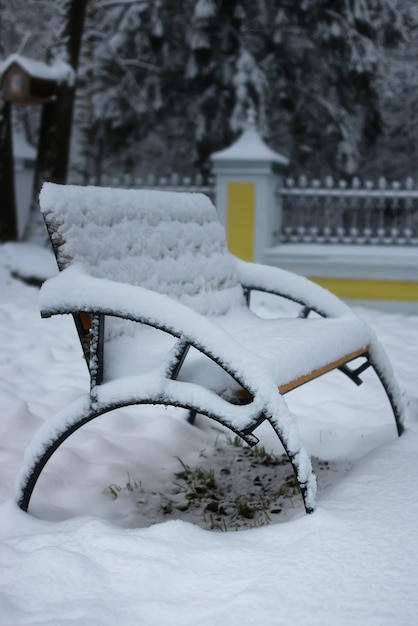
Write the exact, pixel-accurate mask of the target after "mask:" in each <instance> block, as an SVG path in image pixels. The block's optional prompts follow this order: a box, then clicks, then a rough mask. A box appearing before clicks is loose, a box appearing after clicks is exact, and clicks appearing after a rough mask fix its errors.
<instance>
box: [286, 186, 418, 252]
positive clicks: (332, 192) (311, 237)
mask: <svg viewBox="0 0 418 626" xmlns="http://www.w3.org/2000/svg"><path fill="white" fill-rule="evenodd" d="M277 193H278V195H279V197H280V199H281V206H282V228H281V232H280V234H279V241H280V242H286V243H332V244H336V243H338V244H378V245H381V244H391V245H400V246H405V245H407V246H410V245H413V246H416V245H417V244H418V189H416V188H415V187H414V183H413V181H412V179H410V178H409V179H407V180H406V181H405V182H404V183H401V182H399V181H395V182H392V183H390V184H389V183H388V182H387V181H386V180H385V179H384V178H380V179H379V180H378V181H377V183H373V182H372V181H365V182H364V183H361V181H360V180H359V179H358V178H354V179H353V180H352V182H351V185H348V184H347V183H346V182H345V181H340V182H338V183H335V182H334V180H333V179H332V178H331V177H328V178H327V179H325V181H324V183H322V182H321V181H319V180H313V181H311V182H309V181H308V180H307V179H306V178H305V177H301V178H300V179H299V180H298V181H295V180H293V179H287V180H286V181H285V183H284V185H283V186H281V187H280V188H279V189H278V190H277Z"/></svg>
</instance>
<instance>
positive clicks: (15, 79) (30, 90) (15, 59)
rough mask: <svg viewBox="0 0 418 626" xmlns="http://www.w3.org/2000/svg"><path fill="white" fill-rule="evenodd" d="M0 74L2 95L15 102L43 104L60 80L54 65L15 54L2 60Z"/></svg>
mask: <svg viewBox="0 0 418 626" xmlns="http://www.w3.org/2000/svg"><path fill="white" fill-rule="evenodd" d="M1 74H2V81H3V96H4V98H5V100H6V101H8V102H13V103H15V104H44V103H45V102H48V100H51V98H52V97H53V96H54V95H55V93H56V91H57V86H58V84H59V82H61V81H60V80H59V78H60V77H59V76H58V75H57V71H56V68H55V67H54V66H50V65H47V64H46V63H43V62H42V61H36V60H34V59H29V58H27V57H23V56H21V55H17V54H12V55H11V56H9V57H8V58H7V59H6V60H5V61H4V63H3V64H2V65H1Z"/></svg>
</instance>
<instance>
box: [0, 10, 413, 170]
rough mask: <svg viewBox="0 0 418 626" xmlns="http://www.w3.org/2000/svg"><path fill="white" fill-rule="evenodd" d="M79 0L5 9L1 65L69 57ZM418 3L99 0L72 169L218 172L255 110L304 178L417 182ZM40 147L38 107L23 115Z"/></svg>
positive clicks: (87, 49) (86, 37) (81, 75)
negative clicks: (70, 15)
mask: <svg viewBox="0 0 418 626" xmlns="http://www.w3.org/2000/svg"><path fill="white" fill-rule="evenodd" d="M70 2H71V0H56V2H53V3H51V2H50V1H49V0H0V34H1V37H0V60H2V59H4V58H6V57H7V56H8V55H9V54H11V53H14V52H19V53H20V54H23V55H25V56H30V57H33V58H37V59H41V60H51V61H52V60H54V59H56V58H57V55H58V56H59V54H61V53H62V47H60V45H59V42H57V40H56V33H57V32H59V23H58V22H59V20H60V19H62V15H63V14H64V13H65V9H66V6H68V5H69V4H70ZM415 4H416V3H415V2H414V0H402V1H401V0H398V1H395V0H298V1H297V2H295V1H293V0H257V1H255V0H252V1H250V0H180V1H179V0H177V1H176V0H155V1H153V2H151V1H141V0H89V2H88V5H87V15H86V19H85V27H84V33H83V43H82V48H81V57H80V64H79V72H78V78H77V100H76V110H75V117H74V125H73V143H72V155H71V170H72V171H73V172H78V173H79V174H80V175H82V176H84V177H85V178H86V179H87V178H89V179H91V178H93V179H95V180H97V181H98V182H99V181H100V176H101V175H102V174H103V173H120V172H133V173H136V174H138V175H144V174H147V173H154V174H168V173H170V172H171V171H172V170H175V171H177V172H179V173H184V174H190V173H193V172H195V171H200V172H201V173H203V174H205V173H207V172H208V168H209V160H208V157H209V156H210V154H211V153H212V152H214V151H216V150H219V149H221V148H223V147H225V146H227V145H229V144H230V143H231V142H232V141H233V140H234V139H235V138H236V137H237V135H238V134H239V132H240V131H241V130H242V128H243V125H244V124H245V120H246V117H247V113H248V110H249V109H250V108H252V109H254V110H255V111H256V117H257V123H258V126H259V129H260V131H261V133H262V134H263V136H264V138H265V139H266V141H267V142H268V143H269V145H271V146H272V147H273V148H275V149H276V150H278V151H279V152H281V153H283V154H285V155H286V156H288V157H289V158H290V160H291V164H292V172H293V173H295V174H297V173H300V172H304V173H307V174H310V175H315V176H324V175H326V174H329V173H331V174H334V175H336V176H351V175H353V174H359V175H361V176H364V177H365V176H367V177H375V176H378V175H385V176H387V177H388V178H390V179H393V178H405V177H406V176H412V177H415V174H416V172H415V170H416V156H417V150H418V146H417V130H416V127H415V118H416V115H415V111H416V110H417V106H418V90H417V87H418V85H417V83H418V77H417V71H416V62H417V60H418V9H417V7H416V6H415ZM15 108H16V109H19V110H16V111H15V119H16V120H17V121H19V120H20V123H21V124H22V127H24V129H25V132H26V133H27V136H28V139H29V141H30V142H33V143H36V133H37V120H38V118H39V115H38V113H39V111H37V110H36V109H34V108H31V109H28V108H26V109H21V108H18V107H15Z"/></svg>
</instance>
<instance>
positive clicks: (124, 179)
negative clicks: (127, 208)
mask: <svg viewBox="0 0 418 626" xmlns="http://www.w3.org/2000/svg"><path fill="white" fill-rule="evenodd" d="M70 182H71V183H73V184H79V185H80V184H84V182H81V181H80V180H78V179H77V178H76V177H74V176H73V177H72V178H71V181H70ZM88 184H89V185H97V181H96V180H94V179H91V180H89V181H88ZM99 185H100V186H101V187H119V188H126V189H164V190H166V191H195V192H200V193H205V194H206V195H208V196H209V197H210V198H211V199H212V200H213V201H214V195H215V183H214V180H213V178H212V177H211V178H210V179H209V180H208V181H207V182H204V181H203V177H202V176H200V175H199V174H197V175H196V176H181V175H180V174H176V173H174V174H171V175H170V176H154V175H153V174H149V175H148V176H145V177H141V176H134V175H131V174H124V175H120V176H108V175H105V174H103V175H102V176H101V178H100V183H99Z"/></svg>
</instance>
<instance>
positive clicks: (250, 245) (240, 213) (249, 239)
mask: <svg viewBox="0 0 418 626" xmlns="http://www.w3.org/2000/svg"><path fill="white" fill-rule="evenodd" d="M254 228H255V184H254V183H244V182H243V183H239V182H230V183H228V188H227V214H226V238H227V242H228V248H229V250H230V251H231V252H232V254H235V255H236V256H238V257H239V258H241V259H244V261H253V260H254Z"/></svg>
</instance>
